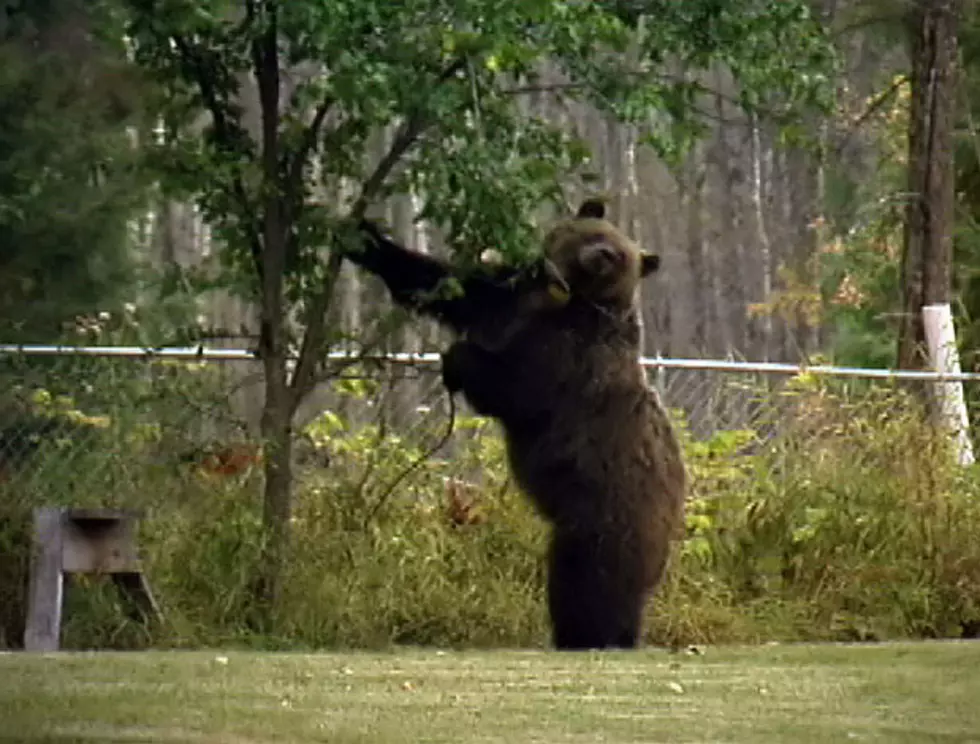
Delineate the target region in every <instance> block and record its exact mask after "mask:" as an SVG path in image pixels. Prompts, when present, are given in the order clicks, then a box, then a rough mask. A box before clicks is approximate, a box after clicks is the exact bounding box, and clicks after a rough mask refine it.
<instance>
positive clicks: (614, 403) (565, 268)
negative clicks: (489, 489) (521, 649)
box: [350, 201, 686, 649]
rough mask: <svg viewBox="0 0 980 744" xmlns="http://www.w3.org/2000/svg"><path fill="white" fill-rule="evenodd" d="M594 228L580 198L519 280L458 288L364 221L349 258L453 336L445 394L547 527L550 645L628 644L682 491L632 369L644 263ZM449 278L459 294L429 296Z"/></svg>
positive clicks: (660, 413)
mask: <svg viewBox="0 0 980 744" xmlns="http://www.w3.org/2000/svg"><path fill="white" fill-rule="evenodd" d="M603 217H604V208H603V206H602V205H601V203H599V202H596V201H589V202H586V203H585V204H583V205H582V207H581V208H580V210H579V213H578V214H577V215H576V216H575V217H573V218H571V219H569V220H565V221H563V222H560V223H558V224H557V225H555V226H554V228H553V229H552V230H551V232H550V233H549V234H548V236H547V237H546V239H545V243H544V258H543V262H542V264H541V265H539V266H538V267H537V268H536V270H535V271H533V272H531V273H530V274H523V273H520V274H515V273H512V272H508V271H507V270H503V269H501V270H497V269H494V270H490V269H487V270H486V271H484V272H483V273H478V274H475V275H473V274H470V275H466V276H461V275H460V274H457V272H456V271H455V270H454V268H453V267H452V266H450V265H449V264H447V263H446V262H444V261H441V260H439V259H435V258H433V257H429V256H424V255H422V254H418V253H414V252H412V251H408V250H407V249H405V248H403V247H402V246H399V245H398V244H397V243H395V242H394V241H392V240H390V239H389V238H387V237H385V236H384V235H382V234H381V232H380V231H379V230H378V229H377V227H376V226H374V225H373V224H372V223H368V222H365V223H363V224H362V225H361V229H362V232H363V234H364V237H365V247H366V250H365V251H362V252H360V253H358V254H354V255H351V256H350V258H351V260H353V261H355V262H356V263H358V264H359V265H360V266H362V267H363V268H364V269H366V270H368V271H371V272H373V273H375V274H376V275H378V276H379V277H381V278H382V279H383V280H384V282H385V284H386V285H387V286H388V288H389V290H390V291H391V293H392V296H393V297H394V298H395V300H396V301H398V302H400V303H402V304H403V305H406V306H407V307H411V308H413V309H415V310H417V311H419V312H423V313H425V314H428V315H431V316H433V317H435V318H437V319H438V320H440V322H442V323H443V324H445V325H446V326H448V327H449V328H452V329H453V330H454V331H455V332H456V333H457V334H458V335H459V337H460V339H461V340H459V341H457V342H456V343H454V344H453V345H452V346H451V347H450V348H449V349H448V350H447V351H446V353H445V354H444V355H443V380H444V382H445V384H446V387H447V388H449V390H450V391H453V392H455V391H459V392H462V393H463V395H464V396H465V398H466V399H467V401H468V402H469V403H470V404H471V405H472V406H473V407H474V408H475V409H476V410H477V411H478V412H479V413H481V414H483V415H486V416H492V417H494V418H496V419H497V420H498V421H499V422H500V424H501V425H502V427H503V430H504V435H505V437H506V440H507V446H508V453H509V458H510V464H511V467H512V469H513V472H514V474H515V477H516V479H517V481H518V482H519V483H520V485H521V487H522V488H523V489H524V490H525V491H526V492H527V494H528V495H529V497H530V498H531V499H532V500H533V501H534V503H535V504H536V505H537V506H538V508H539V509H540V511H541V513H542V514H543V515H544V516H545V517H546V518H547V519H548V521H549V522H550V523H551V524H552V527H553V531H552V544H551V548H550V555H549V577H548V603H549V609H550V611H551V619H552V627H553V631H554V642H555V645H556V646H557V647H558V648H562V649H578V648H602V647H609V646H618V647H627V648H628V647H633V646H635V645H637V644H638V642H639V640H640V631H641V624H642V623H641V621H642V614H643V607H644V604H645V601H646V599H647V598H648V597H649V596H650V595H651V594H652V592H653V591H654V589H655V588H656V586H657V584H658V583H659V582H660V579H661V578H662V576H663V572H664V567H665V565H666V561H667V556H668V553H669V545H670V538H671V537H672V536H674V535H675V534H676V533H677V531H678V528H679V526H680V524H681V520H682V516H683V503H684V495H685V489H686V475H685V471H684V466H683V464H682V462H681V456H680V449H679V446H678V443H677V440H676V439H675V437H674V434H673V432H672V430H671V427H670V423H669V421H668V419H667V416H666V413H665V412H664V410H663V409H662V407H661V406H660V404H659V402H658V400H657V397H656V395H655V394H654V393H653V391H652V390H650V389H649V388H648V386H647V382H646V376H645V374H644V370H643V369H642V368H641V366H640V364H639V361H638V352H639V341H640V329H639V323H638V321H637V312H638V311H637V308H636V307H635V294H636V289H637V286H638V284H639V282H640V280H641V279H642V278H643V277H644V276H646V275H648V274H650V273H651V272H652V271H654V270H656V268H657V267H658V264H659V261H658V259H657V257H656V256H653V255H649V254H644V253H641V252H640V250H639V249H638V248H637V246H636V245H635V244H634V243H633V242H632V241H631V240H629V239H628V238H627V237H626V236H625V235H623V234H622V233H621V232H620V231H619V230H617V229H616V228H615V227H614V226H613V225H611V224H610V223H609V222H607V221H606V220H605V219H603ZM453 278H455V279H456V280H457V281H458V282H459V283H460V284H461V285H462V288H463V290H464V291H463V294H462V295H457V296H455V297H450V298H447V297H445V296H439V294H438V292H437V291H436V290H437V289H438V287H439V286H441V285H442V284H443V283H444V282H445V281H446V280H447V279H453Z"/></svg>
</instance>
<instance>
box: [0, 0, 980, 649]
mask: <svg viewBox="0 0 980 744" xmlns="http://www.w3.org/2000/svg"><path fill="white" fill-rule="evenodd" d="M328 5H329V7H328ZM978 53H980V14H978V13H977V8H976V7H975V5H974V3H972V2H966V0H962V1H961V2H954V1H953V0H945V1H936V2H927V1H925V0H923V1H922V2H918V1H915V0H875V2H850V1H849V0H838V1H834V0H819V1H817V0H814V1H812V2H808V1H806V0H768V1H767V0H753V2H725V1H724V0H712V1H709V0H692V1H691V2H684V3H672V2H656V1H651V2H616V1H615V0H609V2H593V3H575V2H558V1H557V0H553V1H546V0H534V1H533V2H531V1H528V0H525V1H522V2H504V1H503V0H496V1H490V0H471V1H470V2H463V3H459V2H457V3H449V4H443V3H440V2H437V1H436V0H419V2H412V3H405V4H402V5H396V4H391V3H388V2H384V1H383V0H378V2H374V1H373V0H348V1H347V2H340V3H331V4H324V3H317V2H313V1H312V0H310V1H309V2H298V1H297V2H290V3H279V2H274V1H272V0H266V1H265V2H262V1H261V0H254V1H246V2H231V1H228V2H213V3H204V2H192V1H191V0H129V1H127V2H124V1H123V0H105V1H100V2H97V3H82V2H79V1H78V0H46V1H45V2H31V3H26V2H17V1H15V0H5V1H4V2H3V3H0V100H2V101H3V104H2V106H0V342H4V343H11V344H15V343H34V344H38V343H54V342H67V343H74V344H78V343H85V344H97V345H120V344H121V345H139V346H142V347H151V348H156V347H161V346H175V345H176V346H184V345H191V346H195V345H203V346H206V347H208V348H221V347H226V348H232V349H237V348H249V349H256V350H257V351H258V356H259V360H258V361H254V362H240V363H234V364H231V363H223V364H220V365H219V364H205V363H195V364H188V363H183V362H173V361H171V362H151V361H148V360H146V359H136V360H131V359H107V358H90V357H86V358H84V359H82V358H77V357H57V358H53V359H51V358H44V359H39V358H36V357H33V356H30V355H26V354H6V355H4V357H3V360H2V361H3V365H4V367H3V369H2V379H3V383H2V387H0V396H2V397H0V408H2V410H3V411H4V416H3V421H4V424H3V426H4V428H3V431H2V432H0V455H2V457H0V463H2V466H3V468H2V470H3V474H4V478H3V482H2V484H0V489H2V499H0V538H2V542H0V546H2V551H3V556H4V559H5V560H4V561H3V563H2V565H0V595H2V596H0V599H2V600H3V601H0V644H3V645H17V644H19V642H20V638H21V634H22V624H23V611H24V605H25V590H24V586H25V577H26V574H27V566H28V560H29V526H30V514H31V509H32V508H33V507H34V506H37V505H39V504H51V503H57V504H62V505H66V506H83V505H100V506H107V505H108V506H131V507H139V508H145V509H148V510H149V513H150V515H151V517H150V518H149V519H148V520H147V521H146V522H145V524H144V527H143V538H144V544H145V549H146V552H147V566H148V572H149V575H150V576H151V581H152V582H153V584H154V586H155V587H156V591H157V593H158V594H159V595H160V598H161V603H162V605H163V606H164V608H165V610H166V612H165V620H164V622H163V623H162V624H158V625H156V626H152V627H150V628H149V629H147V628H145V627H143V626H142V625H140V624H138V623H134V622H132V621H131V620H129V619H127V617H126V615H125V614H124V613H123V612H122V611H121V608H120V607H119V604H118V598H117V597H116V596H115V595H114V594H113V593H112V592H111V591H110V590H109V589H108V588H105V587H102V586H101V585H99V584H98V583H93V582H86V581H82V582H80V583H78V584H76V585H74V586H73V587H72V588H71V589H70V591H69V594H68V598H67V602H68V608H69V611H68V612H67V613H66V618H67V622H68V625H67V627H66V629H65V643H66V644H67V645H84V646H93V645H94V646H102V645H145V644H148V643H149V644H156V645H200V644H204V643H228V642H247V643H255V644H263V645H269V644H274V645H290V646H297V645H305V646H324V645H359V646H363V645H381V644H386V643H392V642H403V643H432V644H441V645H445V644H477V645H540V644H543V643H545V642H546V639H547V634H546V630H545V628H546V623H545V610H544V604H543V600H542V597H543V595H542V569H541V566H540V555H541V550H542V546H543V526H542V524H541V523H540V521H539V520H538V519H537V517H536V516H535V515H534V514H533V512H532V511H531V510H530V508H529V507H528V506H527V504H526V503H525V502H524V501H523V499H522V498H521V497H520V494H517V493H515V492H514V489H513V487H512V485H511V484H510V482H509V480H508V478H507V471H506V465H505V462H504V457H503V454H502V450H501V443H500V441H499V437H498V436H497V433H496V430H495V429H494V427H493V426H492V425H490V424H488V423H487V422H485V421H481V420H478V419H475V418H471V417H468V416H466V415H465V412H461V414H460V415H459V416H458V417H456V418H455V420H453V422H452V423H453V424H454V428H455V432H454V433H453V434H452V436H451V437H450V440H449V441H448V442H444V441H443V437H442V432H443V431H444V429H445V428H446V426H447V421H446V419H447V406H446V400H445V396H444V394H442V393H440V392H439V387H438V379H437V378H438V374H437V372H438V370H437V369H434V368H432V367H426V366H422V367H414V366H413V367H411V369H410V370H409V369H407V365H394V366H392V365H376V364H370V363H368V362H367V361H365V360H363V359H362V360H359V361H358V360H355V361H354V362H352V361H351V360H349V359H344V360H336V359H332V358H328V357H327V351H328V350H334V351H336V350H346V351H348V352H352V353H361V352H364V351H367V352H380V351H401V352H417V351H438V350H439V348H440V347H441V345H442V344H443V342H444V341H445V337H444V336H443V335H442V334H440V333H439V332H438V331H437V330H436V329H434V328H432V327H431V326H429V325H427V324H425V323H420V322H418V321H417V320H413V319H410V318H407V317H406V316H405V315H404V314H402V313H399V312H397V310H396V309H394V308H392V307H391V306H390V304H389V303H388V302H387V301H386V299H385V297H386V296H385V293H384V292H383V290H382V289H381V288H380V287H379V285H377V283H376V282H374V281H373V280H370V279H368V278H366V277H365V276H363V275H361V274H358V273H357V272H356V271H355V270H353V269H352V268H351V267H350V265H349V264H346V263H344V262H343V261H342V254H343V253H344V251H346V250H353V249H356V246H354V243H356V240H354V241H353V242H352V238H351V231H350V227H349V226H350V224H351V221H352V218H353V219H356V218H358V217H360V216H362V215H364V214H369V215H371V216H373V217H376V218H379V219H382V220H383V221H384V222H386V224H387V225H388V227H389V229H390V231H391V232H392V234H394V235H396V236H398V238H399V239H401V240H404V242H405V243H406V244H407V245H408V246H410V247H412V248H415V249H417V250H421V251H427V252H436V253H443V254H446V255H452V256H454V258H455V260H458V261H460V262H462V263H465V262H467V261H471V260H473V259H474V258H476V257H477V256H478V255H479V254H480V253H481V252H482V250H483V249H485V248H487V247H492V248H494V249H495V250H497V251H498V252H499V253H500V254H501V255H502V256H503V257H504V258H505V259H506V260H512V261H518V262H519V261H521V260H524V259H526V258H528V257H529V256H530V255H531V254H532V253H533V250H534V247H535V246H536V245H537V243H536V238H535V236H536V235H538V234H539V233H538V232H537V231H538V225H539V224H540V225H545V224H547V221H548V220H549V219H550V218H552V217H554V216H556V215H560V214H562V213H563V212H567V210H568V209H569V208H570V207H573V206H574V205H575V204H576V202H577V201H578V200H579V199H580V198H581V197H582V196H583V195H585V194H594V193H600V194H603V195H604V196H606V198H607V199H608V202H609V208H610V211H611V214H612V218H613V219H614V221H615V222H616V223H617V224H618V225H619V226H620V227H621V228H622V229H623V230H625V231H626V232H627V233H628V234H630V235H632V236H634V237H635V238H636V239H637V240H638V241H639V242H640V243H641V244H642V245H643V246H644V247H645V248H646V249H648V250H652V251H655V252H657V253H659V254H660V255H661V256H662V257H663V264H662V266H663V268H662V270H661V272H660V275H659V276H658V277H656V278H654V279H652V280H650V281H649V282H648V283H647V284H646V285H645V286H644V288H643V293H642V298H641V299H642V308H643V321H644V349H645V354H646V355H647V356H652V357H656V356H662V357H684V358H694V359H699V358H700V359H735V360H740V359H744V360H749V361H752V362H804V363H807V364H813V363H818V362H821V361H823V362H831V363H834V364H839V365H848V366H861V367H894V366H902V367H919V366H923V365H924V364H925V359H924V357H923V356H922V355H921V354H920V352H919V350H920V348H921V344H922V340H923V339H922V329H921V323H920V322H919V321H918V318H919V310H920V308H921V306H922V305H923V304H928V303H930V302H946V301H948V302H950V303H951V304H952V307H953V312H954V318H955V322H956V328H957V332H958V342H959V346H960V353H961V358H962V363H963V365H964V367H965V368H966V369H968V370H977V369H978V367H980V358H978V357H977V355H976V350H977V348H978V344H977V341H978V336H980V284H978V276H977V267H978V266H980V260H978V259H980V256H978V252H980V230H978V228H977V222H976V220H977V216H978V210H980V147H978V142H980V139H978V138H980V132H978V130H977V128H976V117H977V115H978V113H977V110H978V104H977V103H976V102H975V101H974V100H973V99H974V97H975V96H973V95H972V93H973V91H975V90H976V87H977V84H978V81H980V77H978V76H980V67H978V65H977V60H978ZM654 382H655V383H656V384H658V385H659V386H660V388H661V392H662V393H663V395H664V398H665V400H666V402H667V404H668V405H669V406H671V408H672V409H673V410H674V412H675V414H676V419H677V423H678V427H679V429H680V431H681V432H682V435H683V437H684V440H685V448H686V454H687V459H688V463H689V466H690V468H691V470H692V475H693V487H692V494H691V499H690V505H689V516H688V529H687V537H686V539H685V540H684V541H683V543H682V544H681V545H680V546H679V547H678V552H677V556H676V559H675V562H674V564H673V565H674V569H673V571H672V572H671V576H670V579H669V580H668V584H667V586H665V588H664V590H663V591H662V593H661V596H660V598H659V599H658V601H657V602H656V603H655V606H654V608H653V623H652V624H651V629H650V640H652V641H655V642H662V643H673V644H681V643H688V642H706V641H711V642H720V641H743V640H750V641H761V640H771V639H798V638H835V639H838V638H845V639H846V638H860V639H874V638H885V637H900V636H958V635H975V634H976V633H977V632H978V631H980V547H978V546H977V544H976V541H975V539H974V536H975V535H976V534H977V529H978V528H980V504H978V501H977V496H978V491H980V479H978V478H977V475H976V473H975V469H974V468H973V467H970V466H960V465H957V464H956V463H955V462H954V459H953V458H952V457H951V456H950V453H949V451H948V442H947V440H946V438H945V437H944V436H943V434H942V432H938V431H937V430H936V429H935V427H934V426H933V420H932V419H931V418H930V417H929V415H928V403H929V400H928V396H926V397H925V398H924V397H923V392H924V391H923V390H922V389H912V388H908V387H901V386H898V385H894V384H871V383H868V382H853V381H852V382H848V383H845V382H841V381H839V380H834V379H824V378H820V379H817V378H814V377H813V376H811V375H807V374H804V375H800V376H798V377H796V378H793V379H792V380H789V381H788V382H787V381H782V380H780V381H777V380H774V379H772V378H766V377H763V376H759V375H755V374H747V373H743V374H740V375H722V374H718V373H706V372H701V373H698V372H697V371H696V370H695V371H693V372H686V373H685V372H681V373H677V374H661V375H658V376H657V377H656V379H655V380H654ZM966 392H967V402H968V404H969V407H970V411H971V412H972V410H973V406H974V404H975V403H974V400H975V398H976V395H975V394H973V393H974V391H972V390H971V389H970V387H969V386H967V390H966ZM923 403H926V405H925V406H923V405H922V404H923Z"/></svg>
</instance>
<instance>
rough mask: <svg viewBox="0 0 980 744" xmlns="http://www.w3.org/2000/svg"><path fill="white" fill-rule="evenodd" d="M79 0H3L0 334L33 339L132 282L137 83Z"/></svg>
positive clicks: (114, 297)
mask: <svg viewBox="0 0 980 744" xmlns="http://www.w3.org/2000/svg"><path fill="white" fill-rule="evenodd" d="M104 20H105V19H104V18H103V17H101V16H100V15H99V14H98V13H96V12H94V11H93V10H92V8H91V7H86V4H85V3H82V2H79V1H78V0H51V1H50V2H38V3H30V4H22V3H13V2H8V3H0V99H2V100H3V105H2V106H0V334H2V335H3V337H4V339H5V340H7V341H15V340H23V341H35V342H37V341H40V340H47V339H52V338H54V337H55V336H57V335H58V334H59V333H60V326H61V323H62V322H63V321H65V320H67V319H70V318H72V317H73V316H75V315H77V314H80V313H83V312H92V311H95V310H100V309H110V308H111V306H112V305H113V303H115V302H119V301H121V299H122V298H121V297H120V293H121V291H122V290H123V289H124V288H125V287H126V286H127V284H129V283H131V281H132V278H133V261H132V255H131V253H130V251H129V245H128V235H127V220H128V218H129V217H130V216H132V215H133V213H134V210H135V209H137V208H138V207H139V206H140V203H141V197H142V196H143V195H144V194H145V191H146V189H145V188H141V187H145V186H148V182H146V181H141V177H140V174H139V171H138V168H137V167H136V161H135V158H136V152H135V150H134V148H133V146H132V143H131V140H130V138H129V136H128V134H127V131H126V128H127V126H129V125H130V124H132V123H133V122H134V121H135V118H136V116H137V115H138V113H139V111H140V105H139V103H138V101H139V100H140V96H139V90H138V86H137V81H136V80H135V78H134V76H133V75H132V70H131V69H130V67H129V66H128V64H127V62H126V59H125V55H124V50H123V48H122V45H121V44H120V43H119V42H118V40H117V39H115V38H113V35H112V34H111V33H107V34H102V33H101V32H102V31H105V30H106V28H105V27H104V26H103V25H102V23H103V22H104Z"/></svg>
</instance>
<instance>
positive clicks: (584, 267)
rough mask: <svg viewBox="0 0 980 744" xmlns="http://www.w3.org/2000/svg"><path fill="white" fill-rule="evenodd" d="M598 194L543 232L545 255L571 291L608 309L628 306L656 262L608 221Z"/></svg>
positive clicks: (654, 268) (658, 259) (658, 260)
mask: <svg viewBox="0 0 980 744" xmlns="http://www.w3.org/2000/svg"><path fill="white" fill-rule="evenodd" d="M605 215H606V209H605V206H604V205H603V203H602V202H601V201H599V200H597V199H590V200H588V201H586V202H585V203H583V204H582V206H581V207H579V210H578V212H577V213H576V215H575V216H574V217H572V218H570V219H567V220H564V221H562V222H559V223H558V224H556V225H555V226H554V227H552V229H551V230H550V231H549V233H548V235H547V236H546V237H545V242H544V255H545V258H546V259H547V260H548V261H549V262H550V263H551V264H552V266H553V271H555V272H557V273H558V275H560V276H561V277H562V278H563V279H564V281H565V284H566V285H567V288H568V291H569V292H570V293H571V295H572V296H574V297H578V298H581V299H584V300H587V301H589V302H593V303H595V304H597V305H600V306H604V307H609V308H627V307H631V306H632V305H633V298H634V294H635V292H636V287H637V285H638V284H639V282H640V280H641V279H642V278H643V277H645V276H648V275H649V274H652V273H653V272H654V271H656V270H657V269H658V268H659V266H660V257H659V256H657V255H656V254H652V253H644V252H642V251H641V250H640V249H639V247H638V246H637V245H636V243H634V242H633V241H632V240H630V239H629V238H628V237H626V236H625V235H624V234H623V233H622V232H621V231H620V230H619V229H617V228H616V226H615V225H613V224H612V223H611V222H609V221H607V220H606V219H605Z"/></svg>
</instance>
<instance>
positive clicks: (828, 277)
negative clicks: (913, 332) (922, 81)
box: [819, 75, 910, 368]
mask: <svg viewBox="0 0 980 744" xmlns="http://www.w3.org/2000/svg"><path fill="white" fill-rule="evenodd" d="M909 97H910V91H909V84H908V81H907V79H906V78H905V77H904V76H900V75H899V76H896V77H895V78H894V79H893V80H891V81H890V82H889V85H888V87H887V88H886V90H885V92H884V93H881V94H878V95H876V96H873V97H871V98H870V99H869V100H866V101H861V102H860V109H861V111H865V112H874V113H873V114H872V115H871V116H870V117H869V123H868V124H867V126H869V127H870V128H871V131H872V132H873V136H874V139H875V141H876V143H877V147H878V149H879V151H880V160H879V164H878V167H877V168H876V169H875V171H874V174H873V177H872V178H869V179H867V180H866V181H865V182H863V183H861V184H854V183H847V182H846V181H845V180H844V176H843V174H837V177H836V179H832V180H834V181H835V183H836V186H835V187H834V188H832V189H831V190H830V192H829V197H830V203H829V204H828V208H829V211H830V213H831V214H834V215H836V218H835V220H834V233H835V236H834V237H832V238H830V240H829V241H828V243H827V244H826V245H824V246H821V250H820V255H819V267H820V278H821V282H820V290H821V295H822V296H823V298H824V312H825V320H826V322H827V324H828V326H829V327H830V329H831V333H832V351H833V356H834V357H835V359H836V361H838V362H839V363H841V364H847V365H853V366H860V367H873V368H881V367H891V366H893V365H894V363H895V349H894V338H895V335H896V333H897V322H896V317H897V316H896V314H897V312H898V308H899V305H900V299H901V297H900V287H899V268H900V265H901V252H902V225H903V220H904V209H905V203H906V200H905V197H904V191H905V188H906V185H905V180H906V177H905V171H906V164H907V161H908V153H907V145H906V131H907V129H908V116H909ZM857 115H858V114H857V113H855V112H853V111H842V112H841V116H842V117H844V118H853V117H855V116H857Z"/></svg>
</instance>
